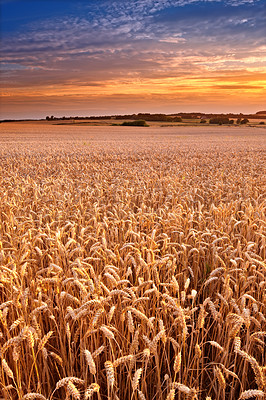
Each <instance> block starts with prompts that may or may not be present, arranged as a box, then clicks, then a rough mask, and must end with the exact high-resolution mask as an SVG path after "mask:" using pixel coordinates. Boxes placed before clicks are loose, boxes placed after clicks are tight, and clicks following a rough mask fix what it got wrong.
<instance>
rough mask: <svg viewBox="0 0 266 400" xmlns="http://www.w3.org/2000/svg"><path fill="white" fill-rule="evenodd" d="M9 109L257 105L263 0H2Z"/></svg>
mask: <svg viewBox="0 0 266 400" xmlns="http://www.w3.org/2000/svg"><path fill="white" fill-rule="evenodd" d="M0 6H1V69H2V73H1V81H2V87H3V93H2V95H3V100H2V105H1V110H2V111H1V113H2V114H3V115H2V117H6V118H9V117H10V118H14V117H16V116H17V117H18V118H19V117H23V116H25V117H42V116H45V115H46V114H51V113H52V114H58V115H70V114H71V115H73V114H74V115H96V114H97V115H99V114H113V113H126V112H142V111H143V112H145V111H147V112H166V113H167V112H169V113H172V112H179V111H193V110H198V111H203V112H207V111H212V112H219V111H221V112H227V111H235V112H241V111H242V112H256V111H258V110H259V109H261V108H265V106H264V107H263V105H264V103H265V97H266V96H265V87H266V2H265V1H264V0H263V1H262V0H228V1H193V0H136V1H129V0H123V1H122V0H97V1H94V0H92V1H70V0H57V1H54V0H46V1H39V0H32V1H30V0H28V1H23V0H21V1H19V0H1V1H0Z"/></svg>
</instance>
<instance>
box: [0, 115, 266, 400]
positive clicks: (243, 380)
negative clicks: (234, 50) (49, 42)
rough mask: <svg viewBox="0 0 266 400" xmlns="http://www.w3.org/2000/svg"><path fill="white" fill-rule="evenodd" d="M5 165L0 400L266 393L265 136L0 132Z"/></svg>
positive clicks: (40, 128)
mask: <svg viewBox="0 0 266 400" xmlns="http://www.w3.org/2000/svg"><path fill="white" fill-rule="evenodd" d="M0 161H1V162H0V188H1V202H0V357H1V370H0V398H1V396H2V398H3V399H7V400H14V399H19V400H22V399H23V400H27V399H28V400H30V399H40V400H44V399H49V400H59V399H75V400H77V399H80V400H87V399H95V400H96V399H97V400H106V399H111V400H118V399H120V400H128V399H129V400H137V399H140V400H143V399H146V400H173V399H178V400H182V399H191V400H192V399H199V400H205V399H206V400H210V399H212V400H235V399H249V398H250V399H265V398H266V367H265V365H266V351H265V345H266V313H265V311H266V310H265V308H266V301H265V292H266V290H265V289H266V263H265V259H266V226H265V222H266V219H265V211H266V178H265V177H266V171H265V169H266V168H265V166H266V128H265V127H257V128H254V127H249V126H243V127H242V126H241V127H240V126H231V127H223V126H218V127H216V126H198V127H182V126H179V127H157V126H154V127H149V128H145V127H138V128H134V127H116V126H108V127H103V126H70V125H69V126H63V125H60V126H59V125H52V124H49V123H45V122H44V123H40V122H36V123H33V122H32V123H26V122H25V123H6V124H1V125H0ZM1 392H2V393H1Z"/></svg>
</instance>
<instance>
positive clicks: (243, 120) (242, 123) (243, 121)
mask: <svg viewBox="0 0 266 400" xmlns="http://www.w3.org/2000/svg"><path fill="white" fill-rule="evenodd" d="M248 122H249V120H248V119H247V118H244V119H242V121H241V122H240V124H241V125H244V124H247V123H248Z"/></svg>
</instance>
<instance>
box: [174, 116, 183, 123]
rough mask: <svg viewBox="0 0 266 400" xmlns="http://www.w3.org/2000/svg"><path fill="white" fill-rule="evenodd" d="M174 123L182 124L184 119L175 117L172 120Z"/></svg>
mask: <svg viewBox="0 0 266 400" xmlns="http://www.w3.org/2000/svg"><path fill="white" fill-rule="evenodd" d="M172 122H182V118H181V117H174V118H172Z"/></svg>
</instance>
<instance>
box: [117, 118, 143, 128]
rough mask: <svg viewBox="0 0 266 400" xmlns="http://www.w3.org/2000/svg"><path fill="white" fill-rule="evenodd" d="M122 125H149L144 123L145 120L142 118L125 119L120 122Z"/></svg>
mask: <svg viewBox="0 0 266 400" xmlns="http://www.w3.org/2000/svg"><path fill="white" fill-rule="evenodd" d="M121 125H122V126H149V125H147V124H146V121H144V120H142V119H138V120H136V121H125V122H123V123H122V124H121Z"/></svg>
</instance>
